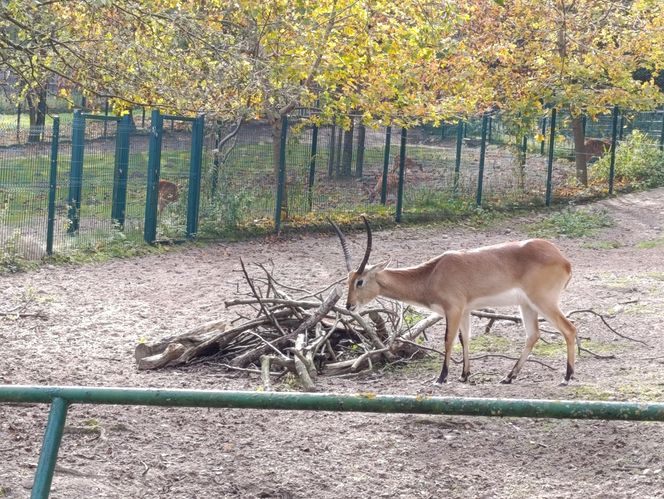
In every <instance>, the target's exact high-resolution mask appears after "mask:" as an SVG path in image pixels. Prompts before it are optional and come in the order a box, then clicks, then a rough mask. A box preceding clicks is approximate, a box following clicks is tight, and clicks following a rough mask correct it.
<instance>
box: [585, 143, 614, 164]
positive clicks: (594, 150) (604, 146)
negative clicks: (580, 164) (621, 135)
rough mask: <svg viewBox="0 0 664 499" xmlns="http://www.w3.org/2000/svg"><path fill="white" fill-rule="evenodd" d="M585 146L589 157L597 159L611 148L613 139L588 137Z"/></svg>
mask: <svg viewBox="0 0 664 499" xmlns="http://www.w3.org/2000/svg"><path fill="white" fill-rule="evenodd" d="M584 146H585V149H586V156H587V157H588V159H595V160H596V159H599V158H601V157H602V156H604V154H605V153H606V152H607V151H610V150H611V141H610V140H606V139H586V141H585V144H584Z"/></svg>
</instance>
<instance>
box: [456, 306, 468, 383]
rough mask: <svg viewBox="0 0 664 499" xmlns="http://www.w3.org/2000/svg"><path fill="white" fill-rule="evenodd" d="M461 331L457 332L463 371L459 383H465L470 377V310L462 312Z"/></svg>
mask: <svg viewBox="0 0 664 499" xmlns="http://www.w3.org/2000/svg"><path fill="white" fill-rule="evenodd" d="M459 326H460V328H461V331H459V342H461V350H462V351H463V370H462V371H461V377H460V378H459V381H461V382H462V383H465V382H466V381H468V378H469V377H470V350H469V348H468V346H469V344H470V310H464V312H463V315H462V316H461V323H460V324H459Z"/></svg>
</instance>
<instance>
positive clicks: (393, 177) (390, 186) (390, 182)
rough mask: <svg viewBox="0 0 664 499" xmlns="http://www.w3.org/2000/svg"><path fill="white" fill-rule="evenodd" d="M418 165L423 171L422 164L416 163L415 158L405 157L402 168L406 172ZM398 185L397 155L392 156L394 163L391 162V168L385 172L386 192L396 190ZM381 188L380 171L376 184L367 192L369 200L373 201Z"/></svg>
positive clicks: (378, 196)
mask: <svg viewBox="0 0 664 499" xmlns="http://www.w3.org/2000/svg"><path fill="white" fill-rule="evenodd" d="M415 167H418V168H419V169H420V171H423V169H422V166H421V165H418V164H417V163H416V162H415V160H413V159H412V158H406V159H405V160H404V169H405V171H406V173H408V172H409V171H410V170H411V169H412V168H415ZM398 186H399V157H398V156H397V157H395V158H394V163H393V164H392V169H391V170H390V171H389V173H388V174H387V189H386V190H385V192H386V193H388V194H389V193H391V192H396V190H397V187H398ZM382 190H383V174H382V173H381V174H380V175H379V176H378V180H377V181H376V185H375V186H374V188H373V189H372V190H371V192H370V193H369V201H375V200H376V198H380V193H381V191H382Z"/></svg>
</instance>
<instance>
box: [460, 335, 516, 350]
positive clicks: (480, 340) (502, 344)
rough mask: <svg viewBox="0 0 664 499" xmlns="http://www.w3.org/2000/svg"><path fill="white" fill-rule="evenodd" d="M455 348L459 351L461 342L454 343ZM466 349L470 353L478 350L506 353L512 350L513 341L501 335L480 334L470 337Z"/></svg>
mask: <svg viewBox="0 0 664 499" xmlns="http://www.w3.org/2000/svg"><path fill="white" fill-rule="evenodd" d="M454 348H455V350H458V351H461V344H459V343H458V342H457V343H456V344H455V347H454ZM468 350H469V351H470V353H471V354H474V353H478V352H489V353H508V352H513V351H514V343H513V342H512V341H510V340H508V339H507V338H503V337H502V336H496V335H493V334H482V335H480V336H476V337H474V338H471V339H470V346H469V347H468Z"/></svg>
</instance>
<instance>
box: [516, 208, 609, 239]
mask: <svg viewBox="0 0 664 499" xmlns="http://www.w3.org/2000/svg"><path fill="white" fill-rule="evenodd" d="M612 225H613V219H612V218H611V217H610V216H609V214H608V213H607V212H606V211H604V210H597V211H594V210H582V209H571V208H570V209H567V210H564V211H561V212H558V213H554V214H552V215H550V216H548V217H547V218H545V219H543V220H541V221H540V222H537V223H534V224H530V225H528V226H527V227H526V231H527V233H528V235H529V236H531V237H544V238H555V237H568V238H581V237H589V236H593V235H595V234H596V233H597V232H598V231H599V230H600V229H602V228H605V227H611V226H612Z"/></svg>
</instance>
